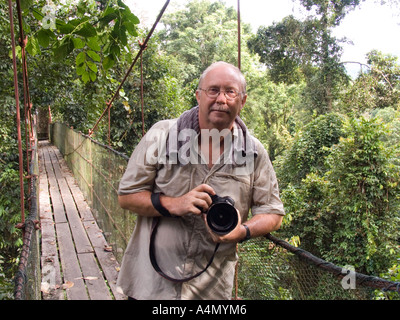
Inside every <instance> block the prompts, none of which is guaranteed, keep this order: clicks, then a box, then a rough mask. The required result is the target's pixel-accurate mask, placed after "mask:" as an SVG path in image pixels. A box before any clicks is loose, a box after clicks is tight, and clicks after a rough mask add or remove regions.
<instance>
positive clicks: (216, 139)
mask: <svg viewBox="0 0 400 320" xmlns="http://www.w3.org/2000/svg"><path fill="white" fill-rule="evenodd" d="M196 98H197V101H198V104H199V106H198V107H196V108H193V109H191V110H189V111H186V112H185V113H183V114H182V116H181V117H180V118H179V119H175V120H165V121H161V122H159V123H157V124H155V125H154V126H153V127H152V128H151V129H150V130H149V132H148V133H147V134H146V136H145V137H144V138H143V139H142V141H141V142H140V143H139V144H138V146H137V147H136V149H135V151H134V152H133V154H132V156H131V159H130V161H129V164H128V167H127V170H126V172H125V174H124V176H123V178H122V180H121V182H120V187H119V201H120V205H121V207H123V208H124V209H128V210H131V211H132V212H134V213H136V214H137V215H138V219H137V224H136V227H135V230H134V232H133V235H132V238H131V240H130V242H129V244H128V247H127V249H126V252H125V255H124V258H123V262H122V266H121V271H120V274H119V278H118V286H119V287H120V288H121V289H122V291H123V292H124V293H125V294H126V295H127V296H129V297H132V298H134V299H230V298H231V294H232V286H233V278H234V270H235V264H236V261H237V255H236V250H235V249H236V243H238V242H241V241H243V240H247V239H248V238H250V237H258V236H262V235H265V234H267V233H269V232H272V231H275V230H277V229H279V227H280V224H281V221H282V217H283V215H284V210H283V205H282V202H281V201H280V198H279V190H278V184H277V181H276V176H275V172H274V170H273V168H272V165H271V162H270V160H269V158H268V155H267V152H266V150H265V149H264V148H263V146H262V145H261V143H260V142H259V141H258V140H257V139H255V138H254V137H252V136H250V134H249V132H248V130H247V128H246V126H245V125H244V123H243V122H242V120H241V119H240V118H239V116H238V115H239V113H240V111H241V110H242V108H243V107H244V105H245V103H246V99H247V95H246V81H245V79H244V76H243V75H242V73H241V72H240V70H239V69H238V68H236V67H234V66H233V65H230V64H227V63H225V62H217V63H214V64H212V65H211V66H210V67H209V68H208V69H207V70H205V71H204V73H203V75H202V76H201V78H200V82H199V88H198V90H197V91H196ZM215 194H217V195H219V196H222V197H225V196H229V197H231V198H232V199H233V200H234V202H235V208H236V210H237V212H238V216H239V217H238V220H239V223H238V224H237V226H236V227H235V228H234V229H233V230H232V231H231V232H230V233H228V234H226V235H219V234H215V233H213V232H212V231H211V230H210V228H209V227H208V225H207V223H206V219H205V217H206V215H205V213H206V212H207V210H208V208H209V207H210V206H211V204H212V199H211V196H213V195H215ZM250 209H251V212H252V217H251V218H250V219H249V220H248V213H249V210H250ZM155 225H157V237H155V235H154V232H153V231H154V230H155V229H156V227H155ZM150 238H151V239H152V241H153V242H152V245H151V247H152V250H153V249H154V251H155V253H154V252H151V250H150V251H149V246H150ZM216 243H219V244H220V245H219V247H218V246H217V247H216V245H215V244H216ZM215 250H216V252H215ZM154 261H156V263H157V268H156V267H155V266H154ZM210 263H211V264H210ZM208 264H210V265H209V267H208V268H206V266H207V265H208ZM156 269H159V270H157V271H156ZM205 269H206V270H205ZM204 270H205V271H204ZM199 273H200V275H198V274H199ZM185 278H186V279H187V278H193V279H191V280H189V281H185V280H182V279H185ZM181 280H182V281H181Z"/></svg>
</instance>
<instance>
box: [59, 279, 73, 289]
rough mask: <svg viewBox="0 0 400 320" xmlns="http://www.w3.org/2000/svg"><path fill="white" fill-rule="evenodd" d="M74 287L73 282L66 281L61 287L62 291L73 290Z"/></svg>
mask: <svg viewBox="0 0 400 320" xmlns="http://www.w3.org/2000/svg"><path fill="white" fill-rule="evenodd" d="M73 286H74V283H73V282H72V281H66V282H65V283H64V284H63V285H62V286H61V288H62V289H64V290H65V289H70V288H72V287H73Z"/></svg>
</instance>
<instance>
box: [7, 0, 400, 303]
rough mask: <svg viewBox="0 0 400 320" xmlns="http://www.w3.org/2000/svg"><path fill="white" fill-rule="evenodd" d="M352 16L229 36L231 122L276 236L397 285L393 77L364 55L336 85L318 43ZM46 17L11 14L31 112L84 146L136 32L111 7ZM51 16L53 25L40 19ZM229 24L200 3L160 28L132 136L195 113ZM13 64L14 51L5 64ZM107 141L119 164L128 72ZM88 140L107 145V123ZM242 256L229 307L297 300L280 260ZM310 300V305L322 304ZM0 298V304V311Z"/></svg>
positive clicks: (132, 115)
mask: <svg viewBox="0 0 400 320" xmlns="http://www.w3.org/2000/svg"><path fill="white" fill-rule="evenodd" d="M359 2H360V1H357V0H346V1H336V0H335V1H334V0H330V1H328V0H312V1H311V0H301V1H300V3H301V4H303V6H304V7H305V8H306V9H307V10H309V12H310V16H309V17H307V18H306V19H304V20H303V21H300V20H297V19H295V18H294V17H292V16H289V17H286V18H284V19H283V20H282V21H281V22H275V23H274V24H273V25H271V26H266V27H261V28H260V29H259V30H258V32H257V35H252V34H251V31H250V27H249V26H248V25H246V24H243V25H242V28H243V30H242V70H243V72H244V74H245V77H246V79H247V82H248V99H247V104H246V107H245V108H244V110H242V112H241V117H242V118H243V119H244V121H245V123H246V124H247V126H248V127H249V128H250V130H252V132H253V133H254V134H255V136H257V138H259V139H260V141H261V142H262V143H263V144H264V145H265V147H266V148H267V150H268V152H269V154H270V157H271V159H272V160H274V166H275V168H276V172H277V176H278V178H279V181H280V187H281V189H282V193H281V194H282V199H283V201H284V205H285V208H286V212H287V215H286V217H285V219H284V224H283V229H282V233H281V235H282V236H283V237H287V238H289V239H290V238H293V237H299V239H300V243H301V247H302V248H304V249H306V250H308V251H311V252H312V253H314V254H315V255H317V256H319V257H322V258H325V259H327V260H329V261H331V262H335V263H337V264H343V265H345V264H352V265H354V266H355V267H356V268H357V271H361V272H365V273H369V274H371V275H379V274H380V273H381V274H383V275H385V277H388V278H390V277H392V279H397V278H396V277H398V260H397V259H398V257H399V252H398V243H396V240H398V238H399V234H398V230H399V201H400V199H399V196H398V194H399V190H398V189H399V171H400V170H399V166H400V162H399V158H400V148H399V143H400V120H399V119H400V114H399V112H400V111H399V101H400V96H399V92H400V91H399V89H400V88H399V80H400V71H399V65H398V61H397V58H395V57H393V56H390V55H385V54H383V53H381V52H379V51H372V52H370V53H369V54H368V67H367V68H368V69H367V70H364V73H361V74H360V75H359V76H358V78H357V79H355V81H354V82H353V83H351V84H349V83H348V81H347V76H346V75H345V72H344V68H343V65H341V64H340V57H341V40H338V39H336V38H335V37H334V36H333V34H332V31H333V28H334V27H335V26H337V25H338V24H340V22H341V21H342V19H343V17H344V16H345V15H346V13H347V12H348V11H349V10H351V9H353V8H354V7H355V6H357V5H358V4H359ZM54 3H55V6H54V8H53V9H55V10H53V11H51V10H52V8H51V7H50V8H49V7H46V4H47V1H44V0H35V1H34V0H24V1H22V7H23V10H24V31H25V33H26V34H27V35H28V36H29V37H28V39H29V41H28V46H27V51H28V53H29V55H28V67H29V78H30V79H29V80H30V92H31V97H32V101H33V105H34V108H41V107H44V108H47V107H48V106H51V110H52V115H53V120H60V121H63V122H65V123H67V124H69V125H70V126H73V127H74V128H75V129H77V130H80V131H83V132H88V130H89V129H91V128H92V127H93V125H94V123H95V122H96V121H97V119H98V118H99V116H100V115H101V114H102V112H103V111H104V109H105V107H106V102H107V101H108V100H109V99H110V98H111V96H112V94H113V93H114V92H115V90H116V88H117V87H118V85H119V83H120V81H121V79H122V78H123V77H124V75H125V73H126V71H127V69H128V67H129V66H130V65H131V63H132V57H133V56H134V53H135V52H137V51H138V50H139V46H138V44H137V38H140V39H142V38H144V37H145V36H146V34H147V30H142V29H140V28H139V25H138V23H139V20H138V18H137V17H136V16H135V15H134V13H132V11H131V10H130V9H129V8H128V7H127V6H126V5H125V4H124V3H123V2H121V1H117V0H110V1H106V0H100V1H93V0H80V1H70V2H65V1H62V2H61V1H55V2H54ZM0 9H1V10H0V47H2V48H6V50H1V51H0V58H1V59H0V103H1V105H2V106H3V107H2V108H0V139H1V140H2V144H1V145H0V156H1V157H0V184H1V188H2V190H5V191H4V192H3V193H2V194H1V195H0V249H1V257H0V287H1V288H11V286H12V284H11V281H10V279H11V277H12V275H13V273H14V271H13V270H15V269H14V268H15V263H16V256H17V253H18V247H19V245H20V242H21V240H20V233H19V232H18V231H17V230H15V227H14V226H15V223H16V222H19V214H20V213H19V203H17V201H15V199H17V198H19V182H18V152H17V148H16V145H17V143H16V132H15V131H16V130H15V106H14V104H15V102H14V100H13V99H14V98H13V95H14V91H13V79H12V76H13V75H12V66H11V59H10V50H11V47H10V38H9V22H8V16H7V11H8V10H7V5H6V3H5V2H1V3H0ZM157 10H158V9H157ZM52 12H53V13H54V14H55V16H54V18H55V19H53V20H52V19H47V18H51V17H52V14H53V13H52ZM311 13H312V14H311ZM46 19H47V20H46ZM236 19H237V15H236V10H235V8H228V7H226V6H225V4H224V3H223V2H220V1H218V2H212V1H205V0H203V1H200V0H196V1H191V2H188V4H187V5H186V6H185V7H184V8H183V9H181V10H178V11H175V12H173V13H170V14H166V15H165V16H164V18H163V20H162V23H163V25H164V29H161V30H159V31H156V33H155V34H154V36H153V37H152V39H151V41H150V42H149V44H148V48H147V49H146V50H145V51H144V53H143V68H144V84H143V85H144V129H145V131H146V130H147V129H148V128H150V127H151V126H152V125H153V124H154V123H155V122H156V121H158V120H161V119H165V118H175V117H178V116H179V115H180V114H181V113H182V111H184V110H186V109H188V108H190V107H192V106H194V105H195V103H196V100H195V95H194V92H195V90H196V88H197V81H198V77H199V75H200V73H201V72H202V71H203V70H204V69H205V68H206V67H207V66H208V65H209V64H211V63H212V62H214V61H217V60H225V61H227V62H231V63H233V64H236V63H237V37H236V36H237V25H236V23H237V21H236ZM52 21H54V22H55V24H52V23H51V22H52ZM250 39H251V40H250ZM245 44H248V45H249V47H250V49H251V50H252V51H250V50H249V48H248V47H247V46H246V45H245ZM20 53H21V48H19V47H18V48H17V55H18V57H19V59H20ZM255 53H257V54H255ZM139 62H140V61H139ZM265 66H266V67H267V68H265ZM21 114H23V112H21ZM361 114H362V115H363V116H362V117H361ZM110 134H111V139H110V140H111V141H110V143H111V146H112V147H113V148H115V149H118V150H119V151H121V152H125V153H127V154H128V155H129V154H130V153H131V151H132V150H133V148H134V147H135V145H136V144H137V142H138V141H139V139H140V138H141V137H142V110H141V99H140V69H139V63H138V65H137V66H136V67H135V68H134V69H133V71H132V73H131V74H130V75H129V77H128V78H127V81H126V82H125V84H124V87H123V89H122V90H121V92H120V94H119V97H118V98H117V99H116V101H115V102H114V104H113V107H112V108H111V132H110ZM94 138H95V139H97V140H99V141H101V142H103V143H108V121H107V117H105V120H104V121H103V122H101V123H100V125H99V127H98V129H97V130H96V132H95V136H94ZM242 249H243V251H244V252H251V253H252V254H249V255H242V257H243V259H242V260H241V263H242V265H241V268H242V270H243V273H242V274H243V275H244V276H243V277H242V278H241V279H240V281H241V286H240V290H247V291H246V292H244V291H241V292H240V294H239V295H241V293H243V294H244V295H245V296H250V297H252V298H257V299H258V298H269V299H292V298H296V297H297V295H294V294H293V292H292V291H290V292H289V290H288V289H285V288H286V286H282V285H281V284H282V283H286V284H288V285H292V284H293V285H295V286H299V283H297V282H296V281H297V280H296V281H295V282H294V283H293V279H297V278H296V275H293V274H292V273H291V271H290V270H289V266H288V265H289V264H291V263H292V261H291V260H287V261H283V260H282V261H279V258H280V257H281V254H280V252H278V251H276V250H274V248H264V247H263V246H262V245H260V244H258V243H253V242H249V243H246V244H244V245H243V246H242ZM261 266H264V269H263V271H261V270H262V267H261ZM321 279H322V278H321ZM321 281H322V280H321ZM323 281H325V280H323ZM323 288H324V287H323V286H319V287H318V288H317V289H316V292H315V295H314V297H324V292H323V291H324V290H323ZM2 290H3V289H1V290H0V299H1V298H2V297H3V298H7V297H9V290H5V291H2ZM298 291H299V293H298V294H299V297H303V296H304V293H303V292H302V290H301V289H299V290H298ZM296 294H297V293H296ZM307 297H308V295H307Z"/></svg>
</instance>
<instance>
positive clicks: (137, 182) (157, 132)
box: [118, 120, 170, 195]
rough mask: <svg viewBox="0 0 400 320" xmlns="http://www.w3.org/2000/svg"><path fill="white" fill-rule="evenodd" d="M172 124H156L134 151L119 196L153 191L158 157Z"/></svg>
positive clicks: (122, 180)
mask: <svg viewBox="0 0 400 320" xmlns="http://www.w3.org/2000/svg"><path fill="white" fill-rule="evenodd" d="M169 128H170V123H169V122H168V121H167V120H165V121H161V122H158V123H156V124H155V125H154V126H153V127H152V128H151V129H150V130H149V131H148V132H147V133H146V135H145V136H144V137H143V138H142V140H141V141H140V142H139V144H138V145H137V146H136V148H135V150H134V151H133V153H132V155H131V157H130V159H129V162H128V165H127V168H126V170H125V173H124V175H123V176H122V178H121V181H120V183H119V188H118V195H127V194H132V193H139V192H142V191H152V190H153V188H154V181H155V178H156V175H157V169H158V165H159V161H158V157H159V152H160V150H162V146H165V141H166V139H167V136H168V132H169Z"/></svg>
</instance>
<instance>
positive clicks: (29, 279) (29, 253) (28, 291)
mask: <svg viewBox="0 0 400 320" xmlns="http://www.w3.org/2000/svg"><path fill="white" fill-rule="evenodd" d="M35 128H36V127H34V143H33V144H32V153H31V157H30V164H29V176H30V177H29V186H28V188H29V199H28V200H29V201H28V203H29V214H28V216H27V217H26V218H25V222H24V223H23V225H21V229H22V230H23V239H22V243H23V244H22V248H21V252H20V255H19V263H18V270H17V272H16V274H15V277H14V284H15V286H14V299H15V300H40V297H41V292H40V284H41V281H40V279H41V272H40V241H39V224H38V222H39V221H38V219H39V166H38V144H37V136H36V130H35Z"/></svg>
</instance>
